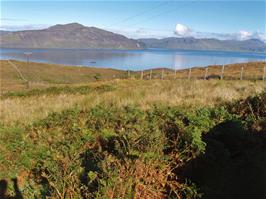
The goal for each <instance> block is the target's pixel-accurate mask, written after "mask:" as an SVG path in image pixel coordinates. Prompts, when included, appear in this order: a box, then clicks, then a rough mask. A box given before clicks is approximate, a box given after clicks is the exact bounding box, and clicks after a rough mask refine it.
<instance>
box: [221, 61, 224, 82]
mask: <svg viewBox="0 0 266 199" xmlns="http://www.w3.org/2000/svg"><path fill="white" fill-rule="evenodd" d="M223 78H224V64H223V66H222V72H221V79H223Z"/></svg>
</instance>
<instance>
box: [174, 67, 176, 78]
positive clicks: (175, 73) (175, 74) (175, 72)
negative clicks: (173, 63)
mask: <svg viewBox="0 0 266 199" xmlns="http://www.w3.org/2000/svg"><path fill="white" fill-rule="evenodd" d="M174 79H176V69H175V76H174Z"/></svg>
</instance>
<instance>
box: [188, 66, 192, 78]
mask: <svg viewBox="0 0 266 199" xmlns="http://www.w3.org/2000/svg"><path fill="white" fill-rule="evenodd" d="M191 70H192V69H191V68H190V69H189V71H188V80H190V79H191Z"/></svg>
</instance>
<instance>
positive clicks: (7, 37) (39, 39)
mask: <svg viewBox="0 0 266 199" xmlns="http://www.w3.org/2000/svg"><path fill="white" fill-rule="evenodd" d="M0 43H1V47H2V48H72V49H73V48H78V49H84V48H105V49H141V48H143V44H142V43H141V42H138V41H136V40H133V39H128V38H126V37H125V36H123V35H119V34H115V33H112V32H109V31H105V30H102V29H99V28H95V27H86V26H83V25H81V24H78V23H70V24H65V25H55V26H51V27H49V28H47V29H43V30H25V31H16V32H9V33H8V32H3V34H2V35H1V37H0Z"/></svg>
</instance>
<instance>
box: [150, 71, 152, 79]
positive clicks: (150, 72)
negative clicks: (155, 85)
mask: <svg viewBox="0 0 266 199" xmlns="http://www.w3.org/2000/svg"><path fill="white" fill-rule="evenodd" d="M150 79H152V69H151V70H150Z"/></svg>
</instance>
